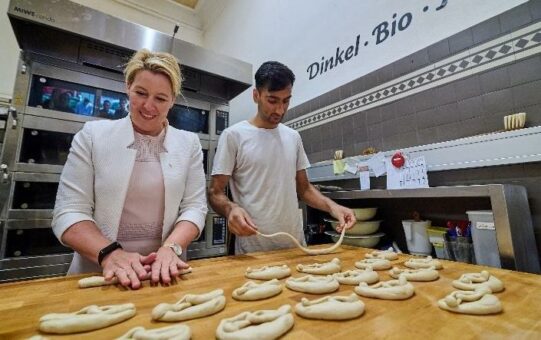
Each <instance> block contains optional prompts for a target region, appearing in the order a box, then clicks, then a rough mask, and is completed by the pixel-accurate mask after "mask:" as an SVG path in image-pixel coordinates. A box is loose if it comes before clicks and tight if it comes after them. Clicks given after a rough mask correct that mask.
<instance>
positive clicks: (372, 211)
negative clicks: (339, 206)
mask: <svg viewBox="0 0 541 340" xmlns="http://www.w3.org/2000/svg"><path fill="white" fill-rule="evenodd" d="M351 210H353V213H354V214H355V218H356V219H357V221H368V220H370V219H372V218H374V216H376V212H377V211H378V208H352V209H351Z"/></svg>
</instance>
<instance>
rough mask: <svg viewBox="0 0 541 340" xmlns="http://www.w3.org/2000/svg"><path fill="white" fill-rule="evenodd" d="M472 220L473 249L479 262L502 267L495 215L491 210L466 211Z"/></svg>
mask: <svg viewBox="0 0 541 340" xmlns="http://www.w3.org/2000/svg"><path fill="white" fill-rule="evenodd" d="M466 214H468V219H469V220H470V222H471V236H472V240H473V251H474V252H475V259H476V261H477V264H482V265H485V266H491V267H497V268H501V267H502V264H501V262H500V251H499V249H498V241H497V239H496V226H495V225H494V215H493V214H492V211H490V210H471V211H466Z"/></svg>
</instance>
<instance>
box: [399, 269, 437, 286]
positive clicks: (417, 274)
mask: <svg viewBox="0 0 541 340" xmlns="http://www.w3.org/2000/svg"><path fill="white" fill-rule="evenodd" d="M389 275H390V276H391V277H392V278H394V279H398V277H399V276H400V275H404V276H405V277H406V279H407V280H408V281H425V282H426V281H435V280H437V279H439V278H440V273H439V272H438V271H437V270H436V269H435V268H434V267H430V268H420V269H404V268H398V267H393V269H391V270H389Z"/></svg>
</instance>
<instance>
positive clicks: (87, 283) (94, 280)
mask: <svg viewBox="0 0 541 340" xmlns="http://www.w3.org/2000/svg"><path fill="white" fill-rule="evenodd" d="M191 272H192V267H188V268H186V269H181V270H179V273H178V275H184V274H188V273H191ZM145 280H150V277H148V278H146V279H144V280H143V281H145ZM117 283H118V278H117V277H116V276H115V277H113V278H112V279H111V280H109V281H107V280H105V277H103V276H99V275H97V276H89V277H85V278H82V279H80V280H79V281H78V285H79V288H93V287H101V286H110V285H115V284H117Z"/></svg>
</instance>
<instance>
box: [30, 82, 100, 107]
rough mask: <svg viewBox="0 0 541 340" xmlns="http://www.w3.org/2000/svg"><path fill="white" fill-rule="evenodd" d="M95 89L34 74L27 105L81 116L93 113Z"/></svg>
mask: <svg viewBox="0 0 541 340" xmlns="http://www.w3.org/2000/svg"><path fill="white" fill-rule="evenodd" d="M95 99H96V89H95V88H93V87H90V86H85V85H80V84H75V83H70V82H67V81H62V80H58V79H53V78H47V77H42V76H39V75H34V76H33V77H32V87H31V90H30V100H29V103H28V105H29V106H33V107H39V108H43V109H49V110H56V111H62V112H68V113H73V114H78V115H83V116H92V115H94V104H95Z"/></svg>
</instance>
